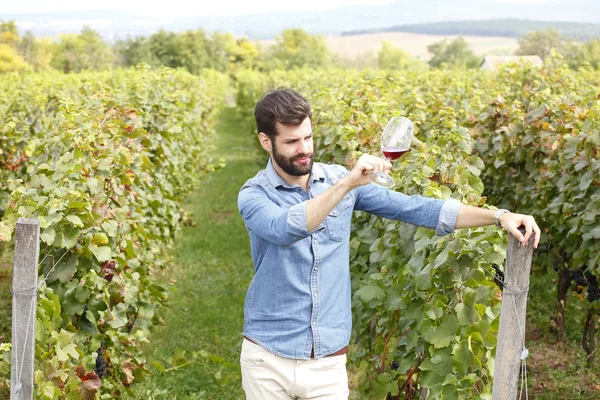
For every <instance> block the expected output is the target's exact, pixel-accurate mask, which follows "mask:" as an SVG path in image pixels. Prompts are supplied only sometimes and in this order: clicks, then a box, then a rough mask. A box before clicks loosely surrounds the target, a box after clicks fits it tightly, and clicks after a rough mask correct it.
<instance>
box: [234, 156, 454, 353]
mask: <svg viewBox="0 0 600 400" xmlns="http://www.w3.org/2000/svg"><path fill="white" fill-rule="evenodd" d="M347 173H348V171H347V170H346V169H345V168H344V167H342V166H339V165H328V164H321V163H314V164H313V168H312V173H311V175H310V178H309V182H308V191H306V190H304V189H303V188H302V187H300V186H298V185H292V184H288V183H286V182H285V181H284V180H283V179H282V178H281V177H280V176H279V175H278V174H277V172H276V171H275V169H274V168H273V165H272V161H271V160H269V163H268V165H267V168H266V169H264V170H262V171H260V172H259V173H258V174H257V175H256V176H255V177H254V178H252V179H250V180H248V181H247V182H246V183H245V184H244V186H243V187H242V188H241V190H240V192H239V196H238V207H239V210H240V213H241V215H242V218H243V220H244V224H245V225H246V228H247V229H248V231H249V233H250V247H251V251H252V260H253V262H254V269H255V274H254V277H253V279H252V282H251V283H250V286H249V288H248V292H247V294H246V300H245V303H244V335H245V336H246V337H248V338H249V339H251V340H253V341H254V342H256V343H257V344H259V345H260V346H262V347H263V348H265V349H267V350H269V351H270V352H272V353H275V354H277V355H280V356H282V357H286V358H291V359H300V360H308V359H310V354H311V350H312V348H313V346H314V356H315V358H320V357H324V356H326V355H329V354H333V353H335V352H336V351H338V350H340V349H342V348H343V347H345V346H346V345H348V342H349V341H350V332H351V329H352V315H351V307H350V300H351V293H350V268H349V260H350V223H351V218H352V211H353V210H361V211H367V212H369V213H372V214H375V215H378V216H381V217H385V218H391V219H395V220H400V221H404V222H408V223H410V224H414V225H419V226H424V227H428V228H431V229H435V232H436V234H437V235H446V234H450V233H452V232H453V231H454V225H455V223H456V216H457V213H458V209H459V208H460V206H461V205H462V204H461V203H460V202H459V201H457V200H445V201H444V200H436V199H430V198H426V197H421V196H407V195H404V194H402V193H399V192H395V191H392V190H389V189H386V188H383V187H380V186H377V185H375V184H372V183H371V184H368V185H365V186H360V187H358V188H356V189H354V190H352V191H351V192H350V193H348V194H347V195H346V196H345V197H344V198H343V199H342V200H341V201H340V202H339V203H338V204H337V206H336V207H335V208H334V209H333V210H331V212H330V213H329V215H328V216H327V217H326V218H325V221H323V223H321V224H320V225H319V226H318V227H317V228H316V229H315V230H313V231H310V232H309V231H307V225H306V202H307V201H308V200H310V199H312V198H313V197H315V196H317V195H318V194H320V193H322V192H324V191H325V190H327V189H328V188H330V187H331V186H333V185H334V184H335V183H336V182H337V181H338V180H339V179H340V178H342V177H343V176H344V175H346V174H347Z"/></svg>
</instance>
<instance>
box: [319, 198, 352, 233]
mask: <svg viewBox="0 0 600 400" xmlns="http://www.w3.org/2000/svg"><path fill="white" fill-rule="evenodd" d="M351 206H352V197H351V196H350V195H346V196H345V197H344V198H343V199H342V201H340V202H339V203H338V205H337V206H335V208H334V209H333V210H331V211H330V212H329V215H327V218H325V226H326V227H327V232H328V233H329V238H330V239H331V240H334V241H336V242H342V241H344V240H349V238H350V220H351V219H352V209H353V208H352V207H351Z"/></svg>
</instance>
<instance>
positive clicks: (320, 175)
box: [267, 157, 325, 189]
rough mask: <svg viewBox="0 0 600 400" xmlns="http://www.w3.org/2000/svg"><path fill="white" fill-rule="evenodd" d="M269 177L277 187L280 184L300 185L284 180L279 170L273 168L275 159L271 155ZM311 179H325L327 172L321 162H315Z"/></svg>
mask: <svg viewBox="0 0 600 400" xmlns="http://www.w3.org/2000/svg"><path fill="white" fill-rule="evenodd" d="M267 179H268V180H269V183H270V184H271V185H273V186H274V187H276V188H277V187H279V186H283V187H285V188H288V189H293V188H295V187H297V186H298V185H294V184H290V183H287V182H286V181H284V180H283V178H282V177H281V176H279V174H278V173H277V171H275V168H273V160H272V159H271V157H269V162H268V164H267ZM309 179H310V181H311V182H314V181H319V180H320V181H323V180H324V179H325V172H324V171H323V167H321V165H319V163H313V166H312V170H311V173H310V178H309Z"/></svg>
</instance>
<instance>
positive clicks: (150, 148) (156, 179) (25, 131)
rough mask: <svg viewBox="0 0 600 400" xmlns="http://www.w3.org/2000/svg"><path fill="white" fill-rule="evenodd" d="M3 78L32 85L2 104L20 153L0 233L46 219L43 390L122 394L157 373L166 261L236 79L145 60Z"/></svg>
mask: <svg viewBox="0 0 600 400" xmlns="http://www.w3.org/2000/svg"><path fill="white" fill-rule="evenodd" d="M1 84H2V85H3V86H4V87H6V88H9V89H10V88H13V89H16V88H19V87H25V88H28V89H30V90H31V91H29V92H27V93H28V96H23V97H13V98H7V99H4V100H3V102H5V103H4V104H2V108H1V109H2V110H3V112H4V113H5V120H6V121H7V124H6V126H5V131H4V132H3V135H4V136H2V137H0V139H3V140H7V139H8V146H6V147H5V146H2V148H3V149H5V148H6V149H9V151H10V152H9V156H12V157H13V159H14V158H15V155H14V154H15V153H20V154H21V156H19V158H18V160H19V165H18V168H15V169H14V170H12V173H13V176H14V178H13V179H11V180H10V181H9V186H8V189H9V190H10V191H11V193H10V197H9V200H8V201H9V203H8V208H7V210H6V214H5V215H4V217H3V219H2V222H1V223H0V239H2V240H9V238H10V234H11V232H12V231H13V229H14V226H15V223H16V221H17V218H20V217H25V218H37V219H39V220H40V225H41V241H42V244H43V246H42V256H48V257H46V258H45V259H44V260H43V262H42V263H41V265H40V273H41V274H42V275H43V276H45V277H46V279H45V283H44V284H43V285H42V286H41V288H40V291H39V300H38V308H37V330H36V354H35V357H36V360H38V361H39V363H40V364H39V369H38V370H36V372H35V383H36V398H40V399H54V398H58V397H62V398H73V399H76V398H78V399H79V398H82V397H83V398H86V399H93V398H95V397H94V396H95V394H96V393H97V392H98V393H101V394H102V398H108V397H119V395H120V394H121V393H122V392H123V391H127V390H129V387H130V385H131V384H132V383H133V382H134V381H136V382H137V381H140V380H143V378H144V376H145V375H146V374H147V373H148V370H147V368H146V362H145V360H144V358H143V357H142V354H141V350H140V348H139V346H140V344H142V343H144V342H146V341H147V339H146V338H147V334H148V331H149V329H150V327H151V326H152V325H153V324H154V323H156V322H157V320H156V317H155V311H156V309H157V307H158V306H159V305H160V304H161V303H163V302H164V300H165V298H166V285H165V284H163V283H161V282H159V281H157V280H156V274H157V272H158V271H159V270H160V269H162V268H165V267H166V266H167V265H168V263H169V258H168V256H167V255H166V252H165V250H166V249H168V248H170V247H171V246H172V244H173V239H174V234H175V232H176V231H177V229H178V226H179V221H180V218H181V215H182V214H181V209H180V202H181V201H182V199H183V197H184V196H185V195H186V194H187V193H189V191H190V190H191V188H192V187H194V185H195V184H196V183H197V182H198V179H199V178H200V177H201V176H202V175H203V174H205V173H206V172H209V171H211V170H213V169H214V165H213V164H212V163H211V159H210V150H211V147H210V144H209V140H210V138H211V136H212V133H211V132H212V124H213V120H214V117H215V112H216V111H217V110H218V108H219V107H220V105H221V104H222V102H223V100H224V94H225V89H226V85H227V80H226V79H225V78H224V77H223V76H222V75H220V74H218V73H215V72H210V71H206V72H204V73H203V77H200V78H198V77H193V76H191V75H189V74H188V73H186V72H182V71H179V72H178V71H172V70H168V69H161V70H157V71H151V70H149V69H148V68H147V67H145V66H143V65H142V66H140V67H139V68H138V69H130V70H124V71H115V72H114V73H110V74H109V73H103V74H93V73H87V74H81V75H68V76H65V75H57V74H49V75H31V76H21V77H19V76H9V77H7V78H5V79H4V80H2V83H1ZM10 92H11V93H14V95H19V94H20V93H19V92H18V91H17V90H15V91H14V92H13V91H10ZM33 100H35V102H34V101H33ZM19 136H25V137H26V139H20V138H19ZM13 151H14V152H15V153H12V152H13ZM11 153H12V154H11ZM22 156H25V157H24V158H23V157H22ZM15 175H16V176H15ZM54 267H55V268H54Z"/></svg>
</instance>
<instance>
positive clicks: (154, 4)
mask: <svg viewBox="0 0 600 400" xmlns="http://www.w3.org/2000/svg"><path fill="white" fill-rule="evenodd" d="M0 1H1V2H2V3H3V4H2V5H1V6H0V18H1V17H2V15H10V14H31V13H48V12H64V11H74V10H98V9H102V10H119V11H123V12H126V13H130V14H132V15H138V16H162V17H169V16H182V15H187V16H209V15H240V14H252V13H266V12H270V11H318V10H328V9H332V8H336V7H341V6H350V5H358V4H360V5H378V4H387V3H391V2H392V1H390V0H294V1H283V0H160V1H156V0H101V1H85V0H54V1H48V0H16V1H15V0H12V1H11V0H0ZM414 1H418V0H414ZM447 1H448V3H450V4H451V3H452V0H447ZM484 1H486V0H484ZM487 1H499V2H511V3H544V2H550V1H552V0H487Z"/></svg>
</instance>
